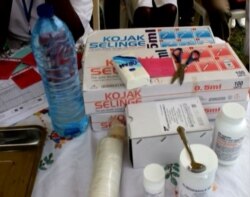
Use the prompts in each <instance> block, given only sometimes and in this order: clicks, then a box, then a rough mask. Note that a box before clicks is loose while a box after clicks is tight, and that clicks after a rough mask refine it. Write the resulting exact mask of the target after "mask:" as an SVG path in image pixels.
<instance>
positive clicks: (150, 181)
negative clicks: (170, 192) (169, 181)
mask: <svg viewBox="0 0 250 197" xmlns="http://www.w3.org/2000/svg"><path fill="white" fill-rule="evenodd" d="M143 176H144V177H143V178H144V180H143V185H144V189H145V197H164V195H165V170H164V168H163V167H162V166H161V165H159V164H156V163H152V164H149V165H147V166H146V167H145V168H144V171H143Z"/></svg>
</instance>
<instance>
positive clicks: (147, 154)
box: [125, 97, 213, 168]
mask: <svg viewBox="0 0 250 197" xmlns="http://www.w3.org/2000/svg"><path fill="white" fill-rule="evenodd" d="M125 113H126V122H127V134H128V138H129V149H130V150H129V152H130V154H131V155H130V156H131V160H132V164H133V167H134V168H143V167H145V166H146V165H147V164H150V163H159V164H162V165H166V164H170V163H174V162H178V160H179V154H180V152H181V150H182V149H183V148H184V145H183V143H182V140H181V138H180V136H179V135H178V133H177V131H176V129H177V127H178V126H182V127H184V128H185V130H186V135H187V138H188V141H189V143H191V144H192V143H199V144H205V145H207V146H210V145H211V142H212V134H213V130H212V128H211V126H210V124H209V121H208V118H207V116H206V114H205V111H204V109H203V107H202V104H201V102H200V100H199V98H198V97H191V98H183V99H175V100H166V101H162V102H147V103H140V104H134V105H128V106H127V107H126V111H125ZM142 114H143V116H142Z"/></svg>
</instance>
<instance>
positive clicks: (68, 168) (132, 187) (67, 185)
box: [22, 105, 250, 197]
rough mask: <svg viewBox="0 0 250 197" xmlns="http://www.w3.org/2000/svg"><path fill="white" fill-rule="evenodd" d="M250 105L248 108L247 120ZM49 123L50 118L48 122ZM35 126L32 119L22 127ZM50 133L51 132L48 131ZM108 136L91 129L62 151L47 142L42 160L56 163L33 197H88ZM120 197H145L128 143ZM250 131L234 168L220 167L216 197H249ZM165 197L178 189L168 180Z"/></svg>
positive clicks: (38, 180)
mask: <svg viewBox="0 0 250 197" xmlns="http://www.w3.org/2000/svg"><path fill="white" fill-rule="evenodd" d="M249 117H250V105H249V106H248V120H249ZM46 120H49V118H47V119H45V122H47V121H46ZM30 123H32V124H34V123H35V124H36V122H34V120H33V119H29V120H27V121H23V122H22V124H30ZM47 129H48V131H49V130H50V129H49V128H47ZM105 135H106V132H94V131H92V130H91V128H90V127H89V128H88V129H87V132H86V133H84V134H82V135H81V136H79V137H77V138H75V139H73V140H70V141H67V142H65V143H64V144H63V145H62V148H61V149H55V148H54V143H53V142H52V141H51V140H47V142H46V144H45V147H44V151H43V156H42V158H44V156H46V155H48V154H49V153H51V152H53V160H54V163H53V164H52V165H51V166H45V167H46V168H47V167H48V168H47V170H39V171H38V174H37V178H36V182H35V186H34V189H33V193H32V197H55V196H56V197H57V196H60V197H69V196H72V197H88V191H89V186H90V181H91V177H92V170H93V161H94V158H95V151H96V146H97V143H98V142H99V140H100V139H101V138H102V137H104V136H105ZM124 149H125V150H124V158H123V169H122V178H121V187H120V197H142V196H144V189H143V174H142V173H143V171H142V169H134V168H132V166H131V162H130V161H129V151H128V143H126V144H125V147H124ZM145 154H146V153H145ZM249 164H250V127H249V130H248V133H247V135H246V137H245V139H244V141H243V145H242V149H241V154H240V156H239V158H238V161H237V163H236V164H235V165H233V166H228V167H226V166H219V168H218V171H217V173H216V179H215V187H214V189H213V190H214V191H213V194H212V196H213V197H249V194H250V188H249V185H250V165H249ZM165 188H166V196H168V197H175V196H176V193H175V192H176V190H177V187H175V186H174V185H173V184H171V182H170V179H166V185H165Z"/></svg>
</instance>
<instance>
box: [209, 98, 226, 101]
mask: <svg viewBox="0 0 250 197" xmlns="http://www.w3.org/2000/svg"><path fill="white" fill-rule="evenodd" d="M208 100H209V101H224V100H226V97H215V98H210V99H208Z"/></svg>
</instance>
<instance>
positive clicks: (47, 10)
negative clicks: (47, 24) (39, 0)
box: [37, 3, 54, 18]
mask: <svg viewBox="0 0 250 197" xmlns="http://www.w3.org/2000/svg"><path fill="white" fill-rule="evenodd" d="M37 14H38V16H39V17H45V18H50V17H52V16H53V15H54V10H53V7H52V5H50V4H48V3H43V4H41V5H39V6H38V7H37Z"/></svg>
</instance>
